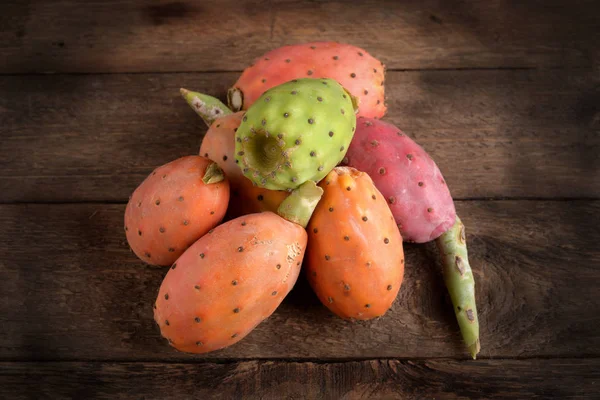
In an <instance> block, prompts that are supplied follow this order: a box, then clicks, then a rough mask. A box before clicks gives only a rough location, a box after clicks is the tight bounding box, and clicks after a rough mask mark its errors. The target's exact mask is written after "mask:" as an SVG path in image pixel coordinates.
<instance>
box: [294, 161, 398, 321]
mask: <svg viewBox="0 0 600 400" xmlns="http://www.w3.org/2000/svg"><path fill="white" fill-rule="evenodd" d="M319 186H320V187H321V188H322V189H323V191H324V194H323V198H322V200H321V201H320V203H319V205H318V206H317V208H316V209H315V211H314V213H313V216H312V219H311V220H310V224H309V226H308V228H307V231H308V235H309V237H308V249H307V257H306V259H307V262H306V268H307V274H308V280H309V282H310V284H311V286H312V287H313V289H314V291H315V292H316V293H317V296H318V297H319V299H320V300H321V302H322V303H323V304H324V305H325V306H326V307H328V308H329V309H330V310H331V311H332V312H334V313H335V314H336V315H338V316H340V317H342V318H345V319H349V318H351V319H360V320H367V319H371V318H375V317H379V316H382V315H383V314H385V312H386V311H387V310H388V309H389V308H390V307H391V305H392V303H393V302H394V299H395V298H396V296H397V294H398V290H399V289H400V286H401V284H402V280H403V276H404V251H403V247H402V236H401V235H400V232H399V231H398V228H397V227H396V224H395V222H394V217H393V216H392V213H391V211H390V209H389V207H388V206H387V204H386V201H385V199H384V198H383V196H382V195H381V193H380V192H379V190H377V188H376V187H375V185H374V184H373V181H372V180H371V178H370V177H369V175H367V174H366V173H363V172H360V171H357V170H356V169H354V168H349V167H337V168H334V169H333V171H331V172H330V173H329V174H328V175H327V176H326V177H325V179H323V180H322V181H321V182H320V183H319Z"/></svg>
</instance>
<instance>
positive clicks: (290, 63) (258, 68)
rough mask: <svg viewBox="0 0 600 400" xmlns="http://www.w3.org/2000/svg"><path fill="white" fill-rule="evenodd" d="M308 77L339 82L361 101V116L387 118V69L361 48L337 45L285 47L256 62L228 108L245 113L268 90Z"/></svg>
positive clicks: (239, 83)
mask: <svg viewBox="0 0 600 400" xmlns="http://www.w3.org/2000/svg"><path fill="white" fill-rule="evenodd" d="M307 76H310V77H311V78H330V79H333V80H335V81H338V82H339V83H340V84H341V85H342V86H344V87H345V88H346V89H347V90H348V91H349V92H350V93H352V94H353V95H354V96H356V97H357V98H358V99H359V100H360V103H359V104H360V109H359V111H358V115H359V116H364V117H371V118H382V117H383V116H384V115H385V112H386V106H385V103H384V85H383V82H384V78H385V67H384V65H383V64H382V63H381V61H379V60H377V59H376V58H374V57H373V56H371V55H370V54H369V53H367V52H366V51H365V50H363V49H361V48H359V47H356V46H352V45H349V44H344V43H336V42H313V43H304V44H297V45H291V46H284V47H280V48H278V49H275V50H272V51H270V52H268V53H266V54H265V55H263V56H261V57H259V58H257V59H256V60H255V62H254V64H253V65H252V66H250V67H248V68H246V69H245V70H244V72H243V73H242V76H241V77H240V78H239V79H238V81H237V82H236V83H235V84H234V85H233V87H232V88H231V89H229V92H228V96H227V97H228V100H229V106H230V107H231V108H232V109H233V110H242V109H243V110H246V109H248V108H249V107H250V106H251V105H252V104H253V103H254V102H255V101H256V100H257V99H258V98H259V97H260V95H262V94H263V93H264V92H265V91H266V90H268V89H270V88H272V87H274V86H277V85H280V84H282V83H284V82H287V81H290V80H292V79H299V78H303V77H307Z"/></svg>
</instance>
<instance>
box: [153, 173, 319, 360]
mask: <svg viewBox="0 0 600 400" xmlns="http://www.w3.org/2000/svg"><path fill="white" fill-rule="evenodd" d="M310 184H312V187H311V186H310ZM322 192H323V191H322V190H321V189H320V188H319V187H318V186H316V185H315V184H314V183H312V182H310V183H307V184H306V185H305V186H302V187H300V188H299V189H298V190H297V191H296V192H294V193H292V195H291V196H290V197H288V198H287V199H286V201H284V203H282V205H281V207H282V211H281V212H280V214H281V215H285V216H286V218H287V219H284V218H282V217H281V216H279V215H277V214H274V213H272V212H269V211H267V212H263V213H257V214H250V215H246V216H242V217H239V218H236V219H233V220H231V221H228V222H226V223H224V224H222V225H220V226H218V227H216V228H215V229H214V230H211V231H209V233H208V234H207V235H205V236H203V237H201V238H200V239H199V240H198V241H197V242H196V243H194V244H193V245H192V246H191V247H190V248H189V249H188V250H187V251H186V252H185V253H183V255H182V256H181V257H180V258H179V259H178V260H177V261H176V263H175V264H173V266H172V267H171V269H170V270H169V272H168V273H167V275H166V276H165V278H164V280H163V282H162V285H161V286H160V289H159V293H158V298H157V299H156V303H155V305H154V319H155V321H156V322H157V323H158V325H159V326H160V330H161V334H162V336H164V337H165V338H167V339H168V340H169V343H170V344H171V345H172V346H173V347H175V348H176V349H178V350H180V351H185V352H190V353H206V352H209V351H213V350H218V349H221V348H224V347H227V346H230V345H232V344H234V343H236V342H238V341H239V340H241V339H242V338H244V337H245V336H246V335H248V334H249V333H250V331H252V330H253V329H254V328H255V327H256V326H257V325H258V324H260V323H261V322H262V321H263V320H264V319H266V318H267V317H269V316H270V315H271V314H272V313H273V312H274V311H275V309H276V308H277V307H278V306H279V304H280V303H281V302H282V300H283V299H284V298H285V297H286V295H287V294H288V293H289V292H290V290H291V289H292V287H293V286H294V284H295V282H296V279H297V278H298V274H299V272H300V266H301V264H302V259H303V257H304V252H305V249H306V241H307V235H306V231H305V230H304V226H306V223H307V222H308V219H309V218H310V215H311V213H312V211H313V209H314V207H315V205H316V203H317V202H318V201H319V198H320V197H321V194H322Z"/></svg>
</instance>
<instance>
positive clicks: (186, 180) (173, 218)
mask: <svg viewBox="0 0 600 400" xmlns="http://www.w3.org/2000/svg"><path fill="white" fill-rule="evenodd" d="M228 200H229V183H228V181H227V179H226V178H225V177H224V175H223V171H222V170H221V169H220V168H219V166H218V165H217V164H216V163H214V162H213V161H211V160H209V159H208V158H204V157H200V156H187V157H182V158H179V159H177V160H175V161H172V162H170V163H168V164H165V165H163V166H161V167H158V168H157V169H155V170H154V172H152V174H150V175H149V176H148V177H147V178H146V179H145V180H144V182H142V184H141V185H140V186H139V187H138V188H137V189H136V190H135V191H134V192H133V195H132V196H131V199H130V200H129V203H128V204H127V208H126V210H125V234H126V236H127V241H128V242H129V245H130V246H131V249H132V250H133V252H134V253H135V254H136V255H137V256H138V257H139V258H140V259H141V260H143V261H144V262H147V263H148V264H153V265H171V264H172V263H173V262H174V261H175V260H176V259H177V258H178V257H179V256H180V255H181V254H182V253H183V252H184V251H185V250H186V249H187V248H188V247H189V246H190V245H191V244H192V243H194V242H195V241H196V240H197V239H198V238H199V237H200V236H202V235H204V234H205V233H206V232H208V230H209V229H211V228H214V227H215V226H216V225H217V224H218V223H219V222H220V221H221V219H223V217H224V215H225V211H226V210H227V202H228Z"/></svg>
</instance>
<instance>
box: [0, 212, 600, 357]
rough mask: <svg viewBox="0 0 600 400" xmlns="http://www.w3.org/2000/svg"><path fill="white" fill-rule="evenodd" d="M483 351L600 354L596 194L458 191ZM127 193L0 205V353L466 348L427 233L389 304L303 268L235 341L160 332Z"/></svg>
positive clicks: (418, 352)
mask: <svg viewBox="0 0 600 400" xmlns="http://www.w3.org/2000/svg"><path fill="white" fill-rule="evenodd" d="M457 209H458V213H459V215H460V216H461V217H462V218H463V221H464V222H465V224H466V226H467V238H468V241H469V249H470V257H469V258H470V261H471V265H472V266H473V268H474V271H475V280H476V285H477V286H476V287H477V302H478V308H479V312H480V321H481V343H482V349H483V350H482V352H481V354H480V356H481V357H483V358H498V357H510V358H512V357H539V356H544V357H550V356H560V357H579V356H596V357H597V356H599V355H600V332H599V331H598V329H597V327H598V326H599V324H600V297H599V296H598V295H597V294H598V288H597V284H596V283H597V281H598V278H599V274H600V270H599V269H598V266H599V265H600V249H599V248H598V246H597V243H598V242H599V241H600V231H599V230H598V228H597V227H598V223H600V220H599V218H598V215H600V202H599V201H466V202H458V204H457ZM123 211H124V206H123V205H102V204H78V205H77V204H65V205H2V206H0V226H2V227H3V228H2V230H0V254H3V257H2V258H1V259H0V282H2V302H0V318H1V319H2V323H1V324H0V326H1V327H2V334H1V335H0V359H3V360H73V361H76V360H78V361H81V360H115V359H117V360H145V361H149V360H155V361H158V360H160V361H164V360H190V359H202V358H210V359H240V358H242V359H244V358H277V359H280V358H296V359H318V360H321V361H323V360H335V359H356V358H363V359H364V358H382V357H401V358H415V357H417V358H427V357H457V358H464V357H468V356H467V355H466V353H465V351H464V350H463V347H462V344H461V340H460V336H459V333H458V329H457V325H456V321H455V319H454V315H453V313H452V306H451V303H450V301H449V300H448V298H447V295H446V289H445V288H444V286H443V283H442V279H441V276H440V273H439V269H440V268H439V264H438V260H437V259H436V251H435V248H434V246H433V245H428V246H417V245H407V246H406V274H405V282H404V284H403V286H402V289H401V291H400V294H399V297H398V299H397V302H396V303H395V305H394V307H393V309H392V311H390V312H388V314H386V315H385V317H383V318H380V319H378V320H375V321H372V322H367V323H349V322H345V321H343V320H341V319H339V318H337V317H335V316H333V315H332V314H331V313H329V312H328V311H327V310H326V309H325V308H324V307H323V306H322V305H321V304H320V303H319V302H318V300H317V299H316V296H315V295H314V294H312V291H311V290H310V288H309V286H308V284H307V283H306V281H305V279H304V278H301V280H300V281H299V282H298V284H297V287H296V288H295V289H294V290H293V292H292V293H291V294H290V295H289V296H288V297H287V298H286V300H285V301H284V303H283V305H282V306H281V307H280V308H279V309H278V310H277V311H276V313H275V314H274V315H273V316H272V317H271V318H269V319H268V320H266V321H265V322H264V323H263V324H261V325H260V326H259V327H258V328H257V329H256V330H255V331H253V332H252V333H251V334H250V335H249V336H248V337H246V338H245V339H244V340H243V341H241V342H239V343H238V344H236V345H234V346H232V347H230V348H228V349H225V350H222V351H218V352H214V353H210V354H207V355H205V356H190V355H186V354H183V353H178V352H176V351H174V350H173V349H172V348H171V347H170V346H168V345H167V343H166V341H165V340H164V339H161V338H160V335H159V333H158V329H157V327H156V325H155V323H154V322H153V319H152V304H153V302H154V300H155V296H156V292H157V290H158V287H159V285H160V282H161V280H162V278H163V276H164V274H165V269H161V268H156V267H148V266H145V265H144V264H142V263H141V262H140V261H138V260H137V259H136V258H135V257H134V255H133V254H131V253H129V250H128V248H127V244H126V241H125V237H124V234H123V227H122V218H123Z"/></svg>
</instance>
